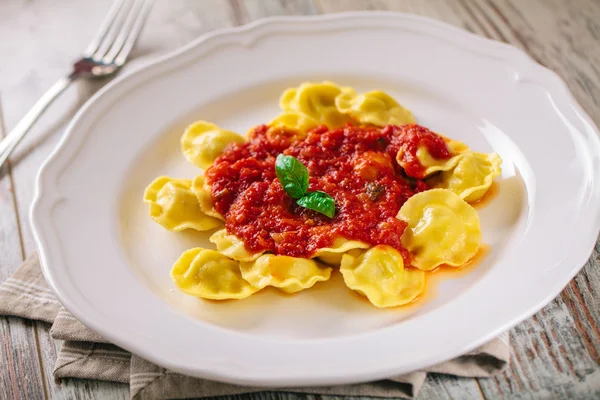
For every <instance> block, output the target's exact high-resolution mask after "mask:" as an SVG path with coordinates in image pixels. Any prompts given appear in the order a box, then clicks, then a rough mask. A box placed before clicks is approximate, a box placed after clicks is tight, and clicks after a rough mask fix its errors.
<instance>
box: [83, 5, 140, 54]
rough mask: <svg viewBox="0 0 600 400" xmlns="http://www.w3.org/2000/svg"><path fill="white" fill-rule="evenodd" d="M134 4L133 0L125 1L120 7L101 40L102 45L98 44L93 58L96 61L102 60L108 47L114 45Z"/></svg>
mask: <svg viewBox="0 0 600 400" xmlns="http://www.w3.org/2000/svg"><path fill="white" fill-rule="evenodd" d="M132 4H133V0H124V1H123V5H122V6H121V7H120V8H119V12H118V13H117V15H116V16H115V18H114V21H113V23H112V24H111V25H110V28H108V31H107V32H106V35H104V38H103V39H102V41H101V42H100V46H98V49H97V50H96V51H95V52H94V53H93V54H92V59H93V60H94V61H100V60H101V59H102V57H104V55H105V54H106V52H107V51H108V49H109V48H110V47H111V46H112V44H113V42H114V41H115V38H116V36H117V33H118V32H119V30H120V29H121V26H122V25H123V21H124V20H125V17H126V16H127V14H128V12H129V10H130V9H131V6H132Z"/></svg>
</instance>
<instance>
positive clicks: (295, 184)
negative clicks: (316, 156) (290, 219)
mask: <svg viewBox="0 0 600 400" xmlns="http://www.w3.org/2000/svg"><path fill="white" fill-rule="evenodd" d="M275 173H276V174H277V179H279V183H281V186H283V190H285V192H286V193H287V194H288V195H290V197H291V198H293V199H299V198H301V197H302V196H304V193H306V189H308V170H307V169H306V167H305V166H304V164H302V163H301V162H300V161H298V160H297V159H296V158H295V157H292V156H285V155H283V154H279V155H278V156H277V159H276V160H275Z"/></svg>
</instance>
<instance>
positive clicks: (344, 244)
mask: <svg viewBox="0 0 600 400" xmlns="http://www.w3.org/2000/svg"><path fill="white" fill-rule="evenodd" d="M367 248H369V244H367V243H363V242H359V241H358V240H348V239H345V238H341V237H340V238H337V239H335V240H334V242H333V244H332V245H331V247H324V248H322V249H319V250H317V251H316V252H315V254H314V255H313V257H316V258H318V259H319V260H320V261H323V262H324V263H326V264H329V265H334V266H338V265H340V262H341V261H342V256H343V255H344V253H345V252H347V251H348V250H352V249H367Z"/></svg>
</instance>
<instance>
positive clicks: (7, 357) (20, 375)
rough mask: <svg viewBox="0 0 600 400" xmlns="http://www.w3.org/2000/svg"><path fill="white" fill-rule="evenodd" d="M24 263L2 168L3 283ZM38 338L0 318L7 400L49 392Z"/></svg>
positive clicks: (24, 324)
mask: <svg viewBox="0 0 600 400" xmlns="http://www.w3.org/2000/svg"><path fill="white" fill-rule="evenodd" d="M1 23H2V22H1V20H0V24H1ZM0 100H1V98H0ZM5 135H6V129H5V124H4V113H3V109H2V104H1V102H0V138H2V137H4V136H5ZM22 261H23V251H22V247H21V232H20V229H19V215H18V214H17V208H16V199H15V194H14V189H13V176H12V168H11V165H10V164H6V165H5V166H4V167H3V168H0V282H3V281H4V280H5V279H6V278H8V277H9V276H10V275H11V274H12V273H13V272H14V271H15V269H16V268H17V267H18V266H19V265H20V264H21V262H22ZM36 337H37V332H36V328H35V326H34V323H33V322H31V321H24V320H22V319H20V318H11V317H0V365H1V366H2V367H1V368H0V388H2V391H1V392H2V393H3V395H4V396H6V397H7V398H13V399H18V398H36V397H37V396H40V395H41V396H44V395H45V393H46V392H47V391H46V388H45V387H44V380H43V377H42V370H41V366H40V360H39V357H38V345H37V340H36Z"/></svg>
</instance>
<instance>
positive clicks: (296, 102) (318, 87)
mask: <svg viewBox="0 0 600 400" xmlns="http://www.w3.org/2000/svg"><path fill="white" fill-rule="evenodd" d="M343 90H349V88H341V87H339V86H338V85H336V84H335V83H333V82H321V83H312V82H305V83H303V84H301V85H300V86H299V87H297V88H292V89H287V90H286V91H285V92H283V95H282V96H281V99H280V100H279V106H280V107H281V109H282V110H283V111H286V112H290V111H292V112H299V113H302V114H305V115H307V116H308V117H310V118H312V119H313V120H315V121H317V122H318V123H319V124H324V125H327V126H328V127H329V128H338V127H340V126H343V125H345V124H346V123H348V122H350V121H351V119H350V117H348V116H347V115H344V114H342V113H341V112H339V111H338V109H337V107H336V105H335V98H336V96H337V95H338V94H340V93H342V91H343Z"/></svg>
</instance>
